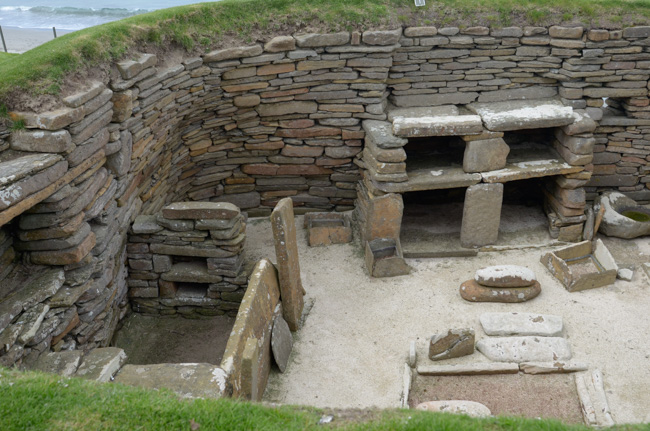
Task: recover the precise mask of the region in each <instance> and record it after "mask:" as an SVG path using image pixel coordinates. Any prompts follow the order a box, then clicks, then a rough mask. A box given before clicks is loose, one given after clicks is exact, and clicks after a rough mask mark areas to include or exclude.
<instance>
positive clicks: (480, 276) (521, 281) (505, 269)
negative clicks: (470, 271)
mask: <svg viewBox="0 0 650 431" xmlns="http://www.w3.org/2000/svg"><path fill="white" fill-rule="evenodd" d="M474 280H476V281H477V282H478V284H480V285H482V286H489V287H528V286H532V285H533V284H534V283H535V282H536V281H537V277H535V273H534V272H533V271H531V270H530V269H528V268H526V267H525V266H518V265H496V266H487V267H485V268H481V269H479V270H478V271H476V275H475V276H474Z"/></svg>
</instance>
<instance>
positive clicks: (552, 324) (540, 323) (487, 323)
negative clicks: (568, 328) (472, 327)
mask: <svg viewBox="0 0 650 431" xmlns="http://www.w3.org/2000/svg"><path fill="white" fill-rule="evenodd" d="M479 320H480V322H481V326H483V330H484V331H485V333H486V334H488V335H497V336H510V335H540V336H544V337H557V336H560V335H561V334H562V328H563V326H564V324H563V322H562V317H560V316H555V315H552V314H539V313H521V312H517V313H483V314H481V316H480V317H479Z"/></svg>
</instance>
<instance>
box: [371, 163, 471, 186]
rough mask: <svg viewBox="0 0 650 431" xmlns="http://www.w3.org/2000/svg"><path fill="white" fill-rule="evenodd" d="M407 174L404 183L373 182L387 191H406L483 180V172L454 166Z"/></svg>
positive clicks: (420, 170)
mask: <svg viewBox="0 0 650 431" xmlns="http://www.w3.org/2000/svg"><path fill="white" fill-rule="evenodd" d="M407 166H408V165H407ZM407 175H408V181H405V182H402V183H383V182H381V183H380V182H378V181H377V182H373V185H374V186H375V188H377V189H378V190H381V191H382V192H385V193H404V192H414V191H419V190H438V189H453V188H456V187H467V186H471V185H473V184H476V183H479V182H481V174H478V173H474V174H468V173H466V172H465V171H463V169H462V168H460V167H453V166H445V167H440V166H432V167H430V168H426V169H424V168H422V169H415V170H412V171H407Z"/></svg>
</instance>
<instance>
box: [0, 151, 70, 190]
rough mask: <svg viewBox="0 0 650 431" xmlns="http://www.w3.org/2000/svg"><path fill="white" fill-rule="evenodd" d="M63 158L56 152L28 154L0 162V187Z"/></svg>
mask: <svg viewBox="0 0 650 431" xmlns="http://www.w3.org/2000/svg"><path fill="white" fill-rule="evenodd" d="M61 160H63V157H61V156H59V155H57V154H45V153H43V154H29V155H27V156H23V157H19V158H16V159H13V160H8V161H5V162H1V163H0V187H4V186H7V185H9V184H12V183H15V182H16V181H18V180H21V179H23V178H25V177H26V176H28V175H32V174H34V173H36V172H39V171H41V170H43V169H45V168H49V167H50V166H52V165H54V164H55V163H56V162H59V161H61Z"/></svg>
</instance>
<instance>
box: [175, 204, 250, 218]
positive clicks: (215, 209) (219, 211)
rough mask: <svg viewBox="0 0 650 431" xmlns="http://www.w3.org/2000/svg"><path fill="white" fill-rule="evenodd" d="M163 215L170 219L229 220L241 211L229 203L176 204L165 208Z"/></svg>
mask: <svg viewBox="0 0 650 431" xmlns="http://www.w3.org/2000/svg"><path fill="white" fill-rule="evenodd" d="M162 213H163V216H164V217H165V218H168V219H181V220H198V219H219V220H229V219H232V218H235V217H237V216H238V215H239V214H240V213H241V211H240V210H239V208H237V206H236V205H233V204H231V203H228V202H175V203H173V204H169V205H167V206H166V207H165V208H163V210H162Z"/></svg>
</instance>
